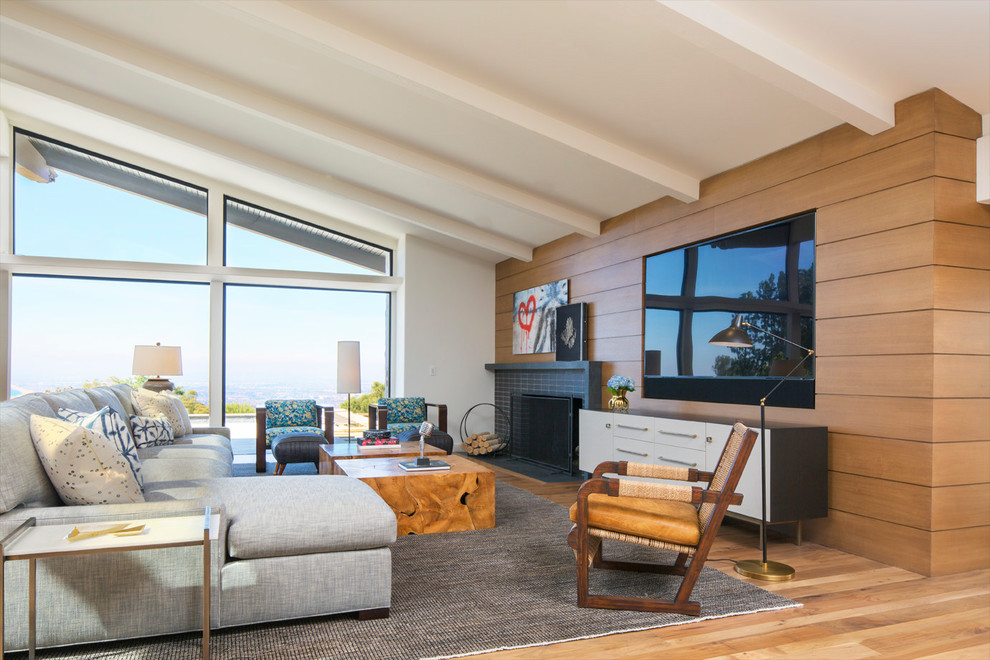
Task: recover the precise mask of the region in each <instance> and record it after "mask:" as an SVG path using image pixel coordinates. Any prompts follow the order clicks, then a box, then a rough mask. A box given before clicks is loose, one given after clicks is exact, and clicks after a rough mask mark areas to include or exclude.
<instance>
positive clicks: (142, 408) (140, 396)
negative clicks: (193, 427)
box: [131, 388, 186, 438]
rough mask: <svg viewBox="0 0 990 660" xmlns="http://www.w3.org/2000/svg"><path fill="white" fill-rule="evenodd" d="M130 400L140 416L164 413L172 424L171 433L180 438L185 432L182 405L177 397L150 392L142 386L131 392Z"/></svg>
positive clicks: (153, 415)
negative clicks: (180, 410)
mask: <svg viewBox="0 0 990 660" xmlns="http://www.w3.org/2000/svg"><path fill="white" fill-rule="evenodd" d="M131 401H132V402H133V403H134V407H135V408H136V409H137V410H138V411H139V412H138V413H137V414H138V415H141V416H142V417H155V416H158V415H165V417H167V418H168V421H169V423H170V424H171V425H172V435H173V436H174V437H176V438H181V437H182V436H184V435H185V434H186V428H185V424H184V422H183V421H182V413H181V412H179V408H180V407H182V406H181V403H179V402H178V401H179V399H178V397H168V396H165V395H164V394H159V393H158V392H152V391H151V390H146V389H144V388H138V389H136V390H134V391H133V392H131Z"/></svg>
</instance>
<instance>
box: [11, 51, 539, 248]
mask: <svg viewBox="0 0 990 660" xmlns="http://www.w3.org/2000/svg"><path fill="white" fill-rule="evenodd" d="M3 75H4V78H3V79H0V99H2V104H3V109H4V110H5V111H6V112H7V114H8V115H9V116H10V117H11V118H12V119H13V118H15V115H21V116H24V117H30V118H33V119H36V120H39V121H42V122H46V123H49V124H52V125H54V126H59V127H62V128H64V129H67V130H70V131H73V132H76V133H80V134H82V135H87V136H89V137H91V138H92V139H94V140H98V141H101V142H105V143H107V144H113V145H118V146H120V147H121V148H123V149H127V150H129V151H134V152H137V153H140V154H142V155H144V156H146V157H150V158H153V159H158V160H162V161H164V162H167V163H170V164H173V165H175V166H177V167H181V168H184V169H187V170H190V171H194V172H199V173H201V174H202V175H204V176H209V177H211V178H213V179H218V180H221V181H223V182H228V183H230V184H231V185H234V186H237V187H238V188H242V189H248V190H257V191H258V192H259V194H264V195H267V196H269V197H272V198H275V199H285V200H286V201H287V202H288V203H290V204H296V205H297V206H300V207H303V208H308V209H310V210H312V211H314V212H315V213H319V214H321V215H324V216H328V217H331V218H336V219H337V220H340V221H342V222H345V223H347V224H350V225H355V226H358V227H369V228H370V229H372V230H377V231H383V232H386V233H388V232H389V229H388V228H383V227H382V226H381V225H380V224H379V225H377V226H376V224H375V222H374V218H375V214H376V213H380V214H385V215H387V216H390V217H392V218H396V219H398V220H401V221H403V222H408V223H410V224H413V225H416V226H418V227H422V228H425V229H427V230H429V231H432V232H437V233H439V234H443V235H445V236H449V237H451V238H454V239H456V240H458V241H463V242H465V243H469V244H472V245H478V246H481V247H483V248H485V249H488V250H490V251H492V252H496V253H498V254H502V255H504V256H506V257H514V258H516V259H520V260H523V261H531V260H532V258H533V250H532V248H531V247H530V246H528V245H526V244H524V243H521V242H519V241H516V240H513V239H510V238H506V237H505V236H502V235H500V234H496V233H493V232H489V231H486V230H484V229H481V228H479V227H475V226H474V225H470V224H467V223H464V222H461V221H459V220H455V219H453V218H449V217H447V216H443V215H440V214H437V213H433V212H432V211H428V210H426V209H422V208H420V207H418V206H415V205H413V204H409V203H407V202H402V201H400V200H396V199H393V198H391V197H388V196H385V195H381V194H380V193H376V192H373V191H370V190H367V189H364V188H361V187H359V186H355V185H353V184H349V183H346V182H343V181H339V180H337V179H334V178H333V177H329V176H327V175H325V174H323V173H321V172H316V171H314V170H311V169H309V168H306V167H304V166H302V165H299V164H297V163H292V162H288V161H285V160H283V159H280V158H277V157H275V156H272V155H270V154H266V153H262V152H259V151H257V150H255V149H252V148H249V147H245V146H244V145H242V144H238V143H234V142H231V141H229V140H225V139H223V138H219V137H217V136H215V135H212V134H209V133H206V132H203V131H200V130H197V129H194V128H191V127H189V126H187V125H185V124H180V123H178V122H174V121H171V120H168V119H164V118H162V117H158V116H155V115H152V114H151V113H148V112H145V111H143V110H140V109H137V108H134V107H132V106H128V105H126V104H123V103H120V102H117V101H113V100H111V99H107V98H105V97H102V96H98V95H96V94H93V93H91V92H87V91H85V90H81V89H78V88H76V87H73V86H71V85H66V84H64V83H60V82H57V81H53V80H51V79H48V78H45V77H44V76H40V75H37V74H34V73H32V72H28V71H24V70H22V69H19V68H17V67H14V66H11V65H5V66H4V72H3Z"/></svg>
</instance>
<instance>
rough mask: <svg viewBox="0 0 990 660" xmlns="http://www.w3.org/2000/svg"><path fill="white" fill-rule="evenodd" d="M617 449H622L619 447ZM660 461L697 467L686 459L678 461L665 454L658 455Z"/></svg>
mask: <svg viewBox="0 0 990 660" xmlns="http://www.w3.org/2000/svg"><path fill="white" fill-rule="evenodd" d="M619 451H622V450H621V449H620V450H619ZM657 458H659V459H660V460H661V461H667V462H668V463H677V464H678V465H686V466H688V467H698V464H697V463H688V462H687V461H679V460H677V459H676V458H667V457H666V456H658V457H657Z"/></svg>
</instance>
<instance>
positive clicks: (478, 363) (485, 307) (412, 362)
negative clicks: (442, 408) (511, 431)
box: [392, 236, 495, 447]
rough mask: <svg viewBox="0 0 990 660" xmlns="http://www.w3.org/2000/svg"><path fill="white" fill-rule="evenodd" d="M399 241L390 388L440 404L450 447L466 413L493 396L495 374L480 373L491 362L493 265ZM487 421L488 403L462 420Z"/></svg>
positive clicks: (413, 241)
mask: <svg viewBox="0 0 990 660" xmlns="http://www.w3.org/2000/svg"><path fill="white" fill-rule="evenodd" d="M404 247H405V250H402V249H401V248H400V250H399V252H400V253H403V254H402V257H401V258H400V260H399V263H398V264H397V266H398V268H399V272H398V273H397V274H399V275H400V276H401V277H402V278H403V280H404V283H403V284H402V286H401V287H400V289H399V292H398V293H397V294H396V296H395V299H396V307H397V309H396V310H394V313H393V319H394V322H395V324H396V328H395V331H394V332H393V336H394V337H396V338H397V341H396V343H397V344H398V345H397V346H396V350H395V351H394V356H395V357H394V360H393V366H394V369H393V374H392V394H393V395H394V396H399V395H405V396H425V397H426V400H427V401H430V402H432V403H446V404H447V409H448V415H449V417H448V427H447V430H448V432H449V433H450V434H451V435H452V436H453V437H454V444H455V447H456V446H458V445H459V444H460V437H459V435H458V425H459V423H460V421H461V417H462V416H463V415H464V413H465V411H467V409H468V408H470V407H471V406H473V405H474V404H476V403H482V402H486V403H491V402H493V401H494V400H495V378H494V375H493V374H492V373H491V372H489V371H485V364H486V363H488V362H494V361H495V360H494V358H495V266H494V265H493V264H488V263H483V262H480V261H478V260H476V259H473V258H471V257H468V256H465V255H462V254H459V253H457V252H454V251H452V250H449V249H447V248H444V247H439V246H436V245H433V244H431V243H429V242H427V241H425V240H423V239H421V238H417V237H415V236H406V238H405V246H404ZM403 338H404V340H405V341H403ZM434 367H435V368H436V375H435V376H432V375H430V369H431V368H434ZM491 419H492V413H491V407H489V406H483V407H481V408H478V409H477V410H475V411H474V412H472V413H471V417H470V418H469V421H470V424H471V426H472V427H481V428H474V429H473V430H474V431H477V430H486V427H487V429H488V430H490V428H491V426H492V422H491ZM469 430H471V429H469Z"/></svg>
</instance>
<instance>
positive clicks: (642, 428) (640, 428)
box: [616, 424, 650, 431]
mask: <svg viewBox="0 0 990 660" xmlns="http://www.w3.org/2000/svg"><path fill="white" fill-rule="evenodd" d="M616 426H618V427H619V428H620V429H630V430H632V431H649V430H650V427H649V426H626V425H625V424H616Z"/></svg>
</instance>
